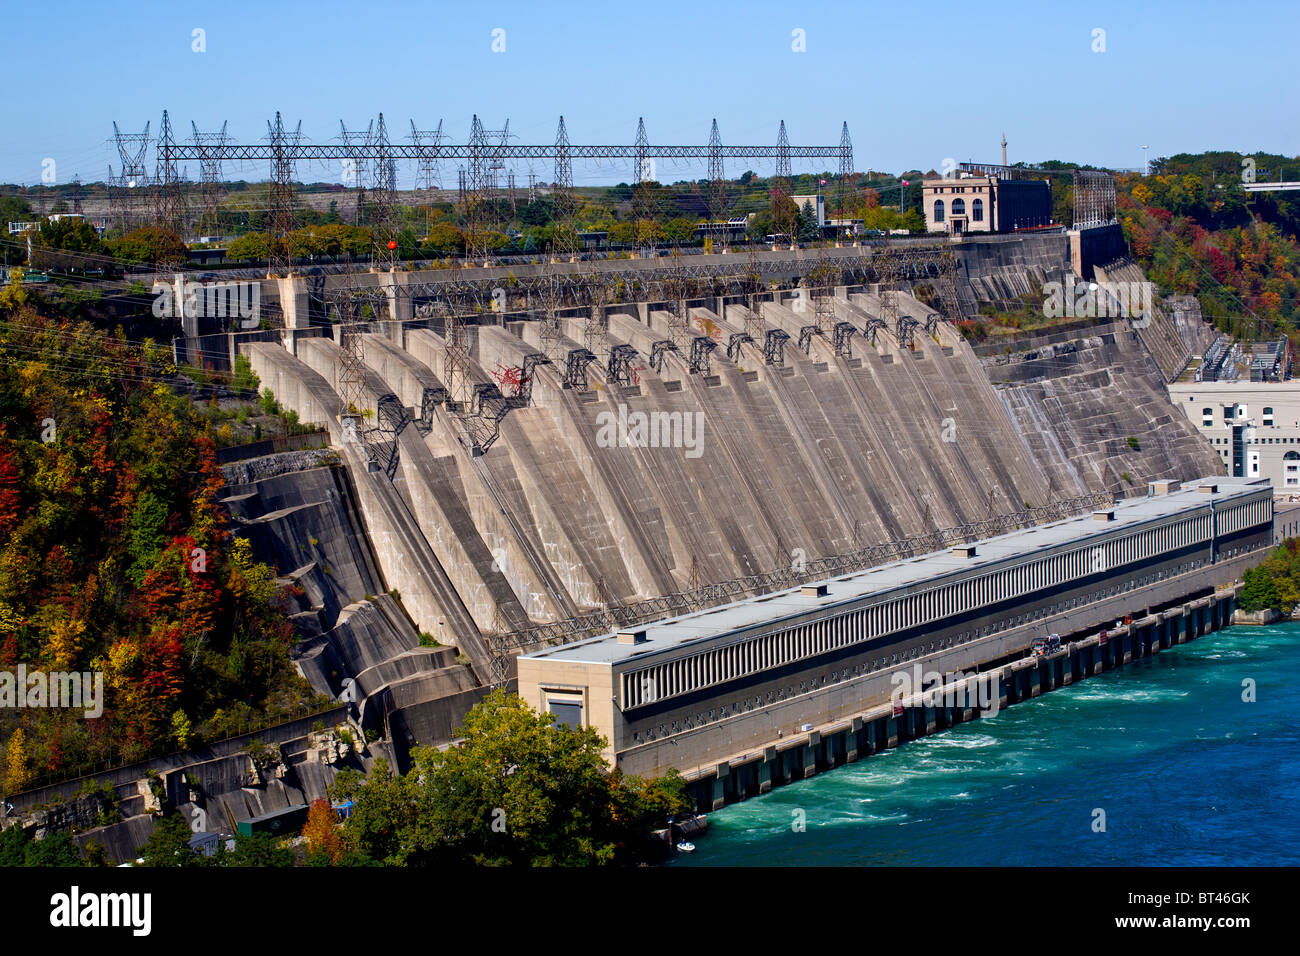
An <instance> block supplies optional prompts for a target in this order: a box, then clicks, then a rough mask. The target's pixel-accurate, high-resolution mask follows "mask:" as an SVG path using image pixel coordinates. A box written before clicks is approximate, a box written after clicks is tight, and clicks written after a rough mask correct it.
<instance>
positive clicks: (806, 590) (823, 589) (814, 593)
mask: <svg viewBox="0 0 1300 956" xmlns="http://www.w3.org/2000/svg"><path fill="white" fill-rule="evenodd" d="M799 593H800V594H802V595H803V596H804V597H825V596H826V595H827V594H829V593H830V588H829V587H828V586H827V585H825V584H805V585H804V586H803V587H801V588H800V589H799Z"/></svg>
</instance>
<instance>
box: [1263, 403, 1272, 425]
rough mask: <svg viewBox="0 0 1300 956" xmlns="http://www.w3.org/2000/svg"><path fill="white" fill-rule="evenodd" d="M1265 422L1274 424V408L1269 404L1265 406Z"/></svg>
mask: <svg viewBox="0 0 1300 956" xmlns="http://www.w3.org/2000/svg"><path fill="white" fill-rule="evenodd" d="M1264 424H1265V425H1272V424H1273V409H1272V407H1271V406H1268V405H1266V406H1264Z"/></svg>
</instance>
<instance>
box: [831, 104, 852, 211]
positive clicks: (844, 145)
mask: <svg viewBox="0 0 1300 956" xmlns="http://www.w3.org/2000/svg"><path fill="white" fill-rule="evenodd" d="M852 178H853V140H851V139H849V124H848V122H847V121H845V123H844V127H843V129H842V130H841V131H840V179H839V183H838V184H837V186H836V192H835V202H836V205H837V206H838V207H839V210H838V218H840V219H847V218H848V215H849V211H848V201H849V192H848V191H849V183H850V181H851V180H852Z"/></svg>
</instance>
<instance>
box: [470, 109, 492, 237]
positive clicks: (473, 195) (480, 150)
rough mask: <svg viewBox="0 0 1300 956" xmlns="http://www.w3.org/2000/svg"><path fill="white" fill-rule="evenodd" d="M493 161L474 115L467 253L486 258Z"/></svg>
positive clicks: (471, 134) (471, 131)
mask: <svg viewBox="0 0 1300 956" xmlns="http://www.w3.org/2000/svg"><path fill="white" fill-rule="evenodd" d="M491 162H492V156H491V147H489V146H488V140H487V131H486V130H484V129H483V124H482V122H480V120H479V118H478V114H475V115H474V120H473V122H472V124H471V125H470V133H469V168H468V169H467V170H466V176H465V219H466V226H467V228H466V234H465V254H466V255H467V256H469V257H470V258H471V259H483V258H486V257H487V253H488V210H487V180H488V173H489V167H490V164H491Z"/></svg>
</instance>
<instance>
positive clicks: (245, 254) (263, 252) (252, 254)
mask: <svg viewBox="0 0 1300 956" xmlns="http://www.w3.org/2000/svg"><path fill="white" fill-rule="evenodd" d="M270 254H271V243H270V239H269V237H268V236H267V235H266V234H265V233H262V232H250V233H247V234H246V235H243V236H240V237H239V238H238V239H235V240H234V241H233V242H231V243H230V245H229V246H228V247H227V248H226V258H227V259H235V260H237V261H245V260H248V261H253V262H260V261H261V260H263V259H265V258H266V257H267V256H269V255H270Z"/></svg>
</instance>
